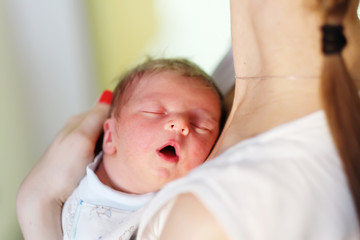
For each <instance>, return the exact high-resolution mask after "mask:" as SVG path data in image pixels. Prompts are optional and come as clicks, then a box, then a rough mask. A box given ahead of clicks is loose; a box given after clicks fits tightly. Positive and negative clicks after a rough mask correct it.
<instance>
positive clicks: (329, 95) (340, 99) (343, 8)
mask: <svg viewBox="0 0 360 240" xmlns="http://www.w3.org/2000/svg"><path fill="white" fill-rule="evenodd" d="M349 2H350V1H349V0H325V1H324V0H322V1H319V3H320V7H321V8H322V10H323V14H324V18H325V20H324V24H330V22H329V19H332V20H334V19H336V20H339V23H341V22H342V21H343V18H344V16H345V14H346V13H347V10H348V6H349ZM321 94H322V100H323V105H324V109H325V113H326V116H327V121H328V123H329V126H330V130H331V134H332V136H333V139H334V142H335V144H336V147H337V150H338V153H339V155H340V157H341V159H342V165H343V168H344V171H345V173H346V176H347V180H348V184H349V186H350V190H351V192H352V196H353V199H354V203H355V207H356V210H357V216H358V219H360V99H359V95H358V92H357V89H356V86H355V83H354V81H353V80H352V79H351V77H350V75H349V72H348V70H347V68H346V65H345V62H344V59H343V57H342V55H341V53H338V54H331V55H324V57H323V69H322V80H321Z"/></svg>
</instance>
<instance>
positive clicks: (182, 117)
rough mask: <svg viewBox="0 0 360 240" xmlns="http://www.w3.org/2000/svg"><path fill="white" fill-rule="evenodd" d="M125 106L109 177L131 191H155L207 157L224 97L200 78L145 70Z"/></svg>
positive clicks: (217, 124)
mask: <svg viewBox="0 0 360 240" xmlns="http://www.w3.org/2000/svg"><path fill="white" fill-rule="evenodd" d="M143 78H146V79H142V80H141V81H140V83H139V84H138V85H137V86H136V88H135V90H134V92H133V93H132V96H131V98H130V99H129V101H128V102H127V103H126V104H125V105H124V106H122V107H121V110H120V116H119V118H118V119H117V121H116V127H115V131H116V133H115V134H113V135H112V141H113V142H114V144H115V145H116V153H115V154H116V155H117V156H116V159H117V160H116V161H112V162H111V163H107V164H108V165H109V164H111V166H106V169H107V171H108V174H109V177H110V178H111V179H112V180H113V181H115V182H116V183H117V184H120V185H121V186H123V188H124V189H129V192H133V193H145V192H151V191H156V190H158V189H160V188H161V187H163V186H164V185H165V184H166V183H168V182H169V181H172V180H174V179H177V178H179V177H182V176H184V175H185V174H187V173H188V172H189V171H190V170H191V169H193V168H194V167H196V166H198V165H200V164H201V163H203V162H204V160H205V159H206V157H207V156H208V154H209V152H210V150H211V149H212V147H213V145H214V143H215V141H216V139H217V136H218V134H219V121H220V117H221V111H220V100H219V98H218V96H217V94H216V92H215V91H214V90H213V89H212V88H210V87H206V86H205V84H204V83H202V82H201V81H199V80H194V79H189V78H185V77H181V76H178V75H176V74H174V73H172V72H169V71H167V72H161V73H157V74H154V75H146V76H144V77H143Z"/></svg>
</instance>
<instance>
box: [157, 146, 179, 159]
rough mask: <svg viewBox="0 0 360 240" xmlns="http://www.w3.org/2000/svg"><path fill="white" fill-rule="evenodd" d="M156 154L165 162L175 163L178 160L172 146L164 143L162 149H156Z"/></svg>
mask: <svg viewBox="0 0 360 240" xmlns="http://www.w3.org/2000/svg"><path fill="white" fill-rule="evenodd" d="M158 154H159V156H160V157H161V158H162V159H164V160H166V161H167V162H172V163H177V162H178V161H179V156H178V153H177V152H176V148H175V147H174V146H171V145H166V146H165V147H163V148H162V149H160V150H158Z"/></svg>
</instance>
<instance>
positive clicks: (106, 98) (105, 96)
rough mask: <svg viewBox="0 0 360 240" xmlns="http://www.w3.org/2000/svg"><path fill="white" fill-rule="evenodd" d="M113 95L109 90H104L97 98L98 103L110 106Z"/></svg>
mask: <svg viewBox="0 0 360 240" xmlns="http://www.w3.org/2000/svg"><path fill="white" fill-rule="evenodd" d="M112 97H113V94H112V92H111V91H109V90H105V91H104V92H103V93H102V94H101V97H100V98H99V103H105V104H111V101H112Z"/></svg>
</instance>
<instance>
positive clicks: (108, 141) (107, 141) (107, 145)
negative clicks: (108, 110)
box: [103, 118, 116, 155]
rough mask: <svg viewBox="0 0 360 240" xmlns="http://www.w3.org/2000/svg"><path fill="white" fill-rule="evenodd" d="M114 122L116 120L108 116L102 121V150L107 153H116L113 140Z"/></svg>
mask: <svg viewBox="0 0 360 240" xmlns="http://www.w3.org/2000/svg"><path fill="white" fill-rule="evenodd" d="M115 122H116V120H115V119H114V118H108V119H106V121H105V123H104V140H103V151H104V153H105V154H109V155H111V154H114V153H116V145H115V142H114V141H113V135H114V134H115V127H116V126H115Z"/></svg>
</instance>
